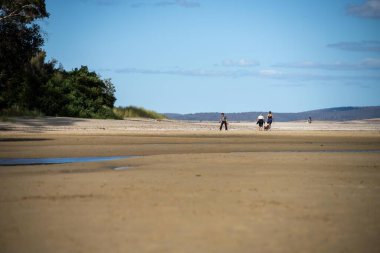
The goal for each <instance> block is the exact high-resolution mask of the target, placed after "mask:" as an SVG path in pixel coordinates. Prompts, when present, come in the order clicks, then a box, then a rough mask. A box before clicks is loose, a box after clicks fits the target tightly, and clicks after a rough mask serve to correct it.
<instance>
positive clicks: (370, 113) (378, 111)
mask: <svg viewBox="0 0 380 253" xmlns="http://www.w3.org/2000/svg"><path fill="white" fill-rule="evenodd" d="M260 113H263V115H264V116H266V114H267V113H268V112H266V111H265V112H262V111H254V112H240V113H226V114H227V117H228V119H229V120H231V121H256V118H257V116H258V115H259V114H260ZM272 113H273V116H274V120H275V121H280V122H287V121H297V120H307V119H308V118H309V117H311V118H312V119H313V120H326V121H329V120H331V121H348V120H362V119H373V118H380V106H366V107H352V106H349V107H335V108H326V109H319V110H312V111H305V112H297V113H276V112H275V111H273V112H272ZM164 115H165V116H167V117H168V118H169V119H176V120H199V121H214V120H219V117H220V113H219V112H210V113H192V114H177V113H165V114H164Z"/></svg>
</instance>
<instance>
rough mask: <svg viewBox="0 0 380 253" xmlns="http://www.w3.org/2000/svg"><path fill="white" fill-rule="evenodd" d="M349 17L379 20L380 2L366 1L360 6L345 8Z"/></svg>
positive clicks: (379, 0) (376, 0)
mask: <svg viewBox="0 0 380 253" xmlns="http://www.w3.org/2000/svg"><path fill="white" fill-rule="evenodd" d="M346 10H347V12H348V13H349V14H350V15H353V16H357V17H360V18H376V19H377V18H380V0H367V1H366V2H364V3H362V4H352V5H349V6H347V9H346Z"/></svg>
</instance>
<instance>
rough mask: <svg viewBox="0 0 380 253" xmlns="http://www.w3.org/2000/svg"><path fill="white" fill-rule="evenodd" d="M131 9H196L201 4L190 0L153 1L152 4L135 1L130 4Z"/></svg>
mask: <svg viewBox="0 0 380 253" xmlns="http://www.w3.org/2000/svg"><path fill="white" fill-rule="evenodd" d="M130 6H131V7H133V8H140V7H172V6H177V7H182V8H197V7H200V6H201V4H200V3H199V1H192V0H161V1H153V2H147V1H135V2H134V3H132V4H130Z"/></svg>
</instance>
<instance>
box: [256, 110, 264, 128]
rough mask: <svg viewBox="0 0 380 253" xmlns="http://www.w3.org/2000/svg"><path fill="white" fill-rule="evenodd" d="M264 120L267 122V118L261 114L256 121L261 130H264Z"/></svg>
mask: <svg viewBox="0 0 380 253" xmlns="http://www.w3.org/2000/svg"><path fill="white" fill-rule="evenodd" d="M264 122H265V118H264V116H263V115H262V114H260V115H259V117H257V122H256V124H258V125H259V130H260V131H261V130H263V126H264Z"/></svg>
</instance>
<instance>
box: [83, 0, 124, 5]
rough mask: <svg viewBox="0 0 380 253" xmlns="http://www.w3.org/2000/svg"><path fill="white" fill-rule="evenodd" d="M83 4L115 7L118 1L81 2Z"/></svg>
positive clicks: (84, 0) (92, 0) (93, 0)
mask: <svg viewBox="0 0 380 253" xmlns="http://www.w3.org/2000/svg"><path fill="white" fill-rule="evenodd" d="M81 1H82V2H83V3H91V4H96V5H115V4H117V3H118V0H81Z"/></svg>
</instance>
